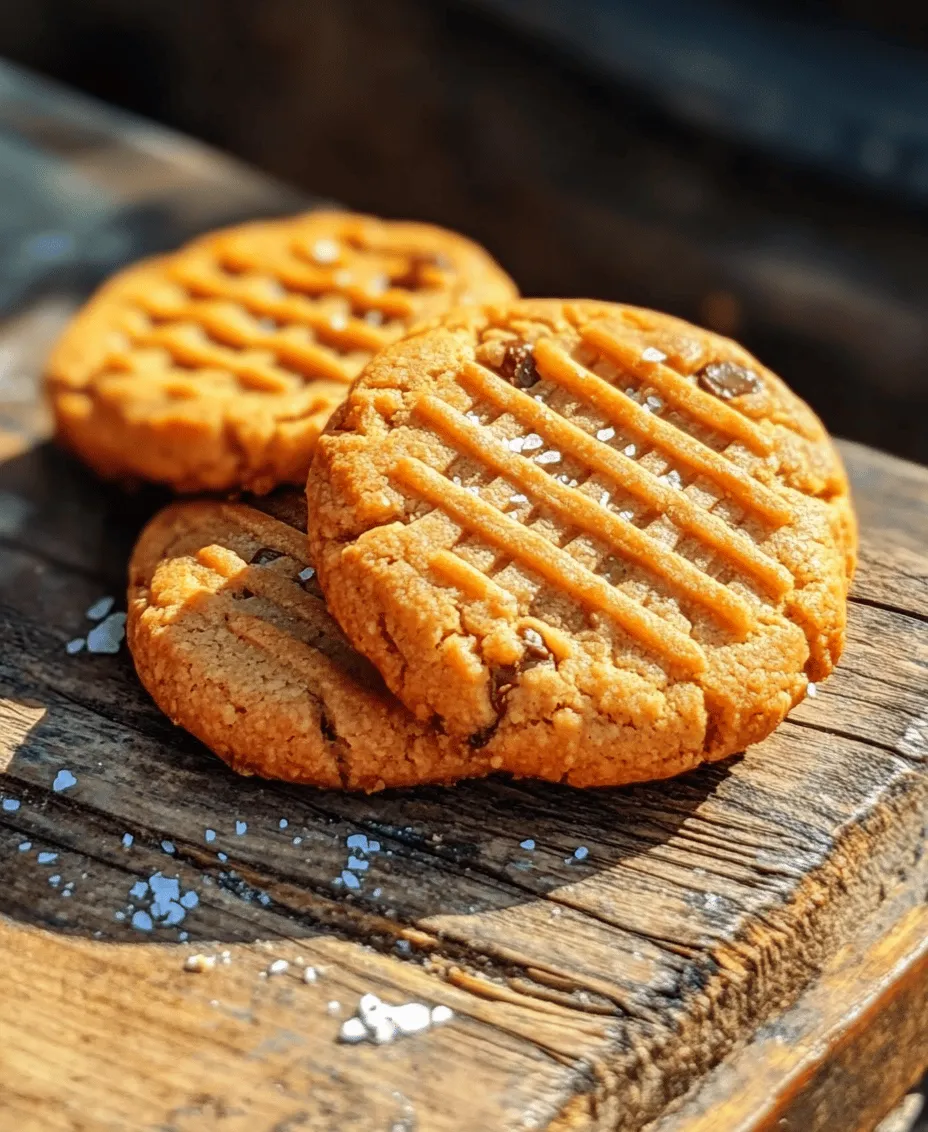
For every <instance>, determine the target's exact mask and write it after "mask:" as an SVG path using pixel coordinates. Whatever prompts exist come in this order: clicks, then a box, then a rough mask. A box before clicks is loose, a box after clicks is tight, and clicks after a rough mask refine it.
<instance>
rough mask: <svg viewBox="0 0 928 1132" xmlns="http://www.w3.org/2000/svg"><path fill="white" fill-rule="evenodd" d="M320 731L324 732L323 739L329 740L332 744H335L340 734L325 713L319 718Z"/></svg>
mask: <svg viewBox="0 0 928 1132" xmlns="http://www.w3.org/2000/svg"><path fill="white" fill-rule="evenodd" d="M319 730H320V731H321V732H322V737H323V738H324V739H328V741H329V742H330V743H334V742H335V740H336V739H337V738H338V734H337V733H336V731H335V728H334V727H333V726H332V724H331V723H329V721H328V718H327V717H326V714H325V712H322V713H321V714H320V716H319Z"/></svg>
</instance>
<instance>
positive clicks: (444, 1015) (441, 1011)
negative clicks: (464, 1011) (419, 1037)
mask: <svg viewBox="0 0 928 1132" xmlns="http://www.w3.org/2000/svg"><path fill="white" fill-rule="evenodd" d="M453 1017H454V1011H453V1010H452V1009H451V1007H450V1006H433V1007H432V1025H433V1026H441V1025H443V1024H444V1023H445V1022H450V1021H451V1019H452V1018H453Z"/></svg>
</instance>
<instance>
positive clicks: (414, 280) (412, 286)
mask: <svg viewBox="0 0 928 1132" xmlns="http://www.w3.org/2000/svg"><path fill="white" fill-rule="evenodd" d="M429 267H434V268H437V269H438V270H439V271H450V270H451V261H450V260H449V259H448V258H447V257H446V256H443V255H441V254H440V253H439V252H413V253H412V254H411V255H410V257H409V259H408V260H407V262H406V270H405V271H404V272H403V273H402V275H394V276H393V277H392V278H391V280H390V282H391V284H392V285H393V286H394V287H403V288H405V289H406V290H407V291H416V290H418V289H419V288H420V287H423V286H424V285H425V269H426V268H429Z"/></svg>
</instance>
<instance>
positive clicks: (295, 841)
mask: <svg viewBox="0 0 928 1132" xmlns="http://www.w3.org/2000/svg"><path fill="white" fill-rule="evenodd" d="M290 844H291V845H302V844H303V838H302V837H294V839H293V840H292V841H291V842H290Z"/></svg>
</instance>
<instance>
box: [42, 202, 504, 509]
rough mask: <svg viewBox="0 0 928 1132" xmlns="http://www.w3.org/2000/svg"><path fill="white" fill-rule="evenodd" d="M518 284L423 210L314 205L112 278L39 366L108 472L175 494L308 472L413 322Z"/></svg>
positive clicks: (69, 435) (61, 428) (55, 401)
mask: <svg viewBox="0 0 928 1132" xmlns="http://www.w3.org/2000/svg"><path fill="white" fill-rule="evenodd" d="M515 294H516V289H515V286H514V284H513V283H512V281H511V280H510V279H509V277H508V276H507V275H506V274H505V273H504V272H503V270H502V269H501V268H500V267H499V266H498V265H497V264H496V263H495V262H494V261H493V260H492V259H491V258H490V256H489V254H488V253H487V252H485V251H484V250H483V249H482V248H480V247H478V246H477V245H476V244H474V243H472V242H471V241H470V240H467V239H465V238H464V237H463V236H459V235H457V234H456V233H453V232H448V231H445V230H444V229H441V228H435V227H432V226H430V225H426V224H414V223H403V222H392V221H383V220H377V219H374V218H372V217H367V216H360V215H357V214H354V213H342V212H310V213H307V214H305V215H302V216H297V217H293V218H289V219H285V220H275V221H267V222H260V223H253V224H246V225H242V226H240V227H237V228H230V229H226V230H223V231H219V232H214V233H211V234H210V235H207V236H204V237H201V238H200V239H198V240H196V241H194V242H193V243H191V244H188V245H186V246H185V247H183V248H181V249H180V250H179V251H177V252H175V253H173V254H170V255H165V256H162V257H160V258H157V259H151V260H147V261H144V262H142V263H140V264H137V265H135V266H133V267H130V268H128V269H126V270H124V271H122V272H120V273H119V274H118V275H116V276H114V277H113V278H112V279H111V280H110V281H109V282H108V283H106V284H104V286H103V287H102V288H101V289H100V290H99V291H98V292H97V294H96V295H95V296H94V297H93V298H92V299H91V300H90V302H89V303H88V304H87V305H86V306H85V307H84V308H83V309H82V310H81V311H80V312H79V313H78V315H77V316H76V318H75V319H74V321H73V322H72V323H71V325H70V326H69V327H68V329H67V330H66V331H65V333H64V335H63V336H62V338H61V339H60V341H59V343H58V344H57V346H56V348H55V350H54V351H53V353H52V356H51V358H50V360H49V362H48V365H47V368H46V383H47V387H48V391H49V394H50V398H51V403H52V407H53V410H54V414H55V423H56V431H57V435H58V438H59V439H60V440H61V441H62V443H64V444H65V445H66V446H67V447H69V448H71V449H72V450H74V451H75V452H76V453H77V454H78V455H79V456H81V457H82V459H84V460H85V461H86V462H87V463H88V464H90V465H91V467H93V468H94V469H95V470H96V471H97V472H99V473H100V474H101V475H103V476H106V477H110V478H128V479H143V480H153V481H155V482H159V483H165V484H168V485H169V486H171V487H173V488H174V489H175V490H178V491H198V490H227V489H236V488H243V489H247V490H251V491H256V492H266V491H268V490H270V489H271V488H272V487H274V486H275V485H277V484H281V483H293V484H299V485H300V486H302V485H303V483H304V482H305V478H306V471H307V468H308V466H309V460H310V456H311V452H312V447H313V445H314V443H315V441H316V438H317V436H318V435H319V433H320V431H321V430H322V428H323V427H324V425H325V423H326V421H327V420H328V417H329V414H330V413H331V411H332V409H333V408H334V407H335V406H336V405H337V404H338V403H339V402H340V401H341V400H342V398H343V397H344V395H345V391H346V389H347V387H348V385H349V384H350V382H351V381H352V380H353V379H354V378H355V377H356V376H357V374H358V373H359V372H360V371H361V369H362V368H363V367H364V365H365V364H366V363H367V361H368V360H369V359H370V358H371V357H372V356H373V355H374V354H375V353H376V352H377V351H378V350H380V349H382V348H383V347H384V346H385V345H387V344H388V343H390V342H393V341H395V340H396V339H397V338H400V337H401V336H402V335H403V334H405V333H406V332H407V331H408V329H409V328H410V326H411V325H413V324H414V323H416V322H418V321H420V320H422V319H429V318H432V317H434V316H435V315H438V314H441V313H443V312H445V311H447V310H449V309H450V308H451V307H453V306H456V305H466V304H468V303H475V302H494V301H503V300H506V299H509V298H511V297H513V296H514V295H515Z"/></svg>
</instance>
